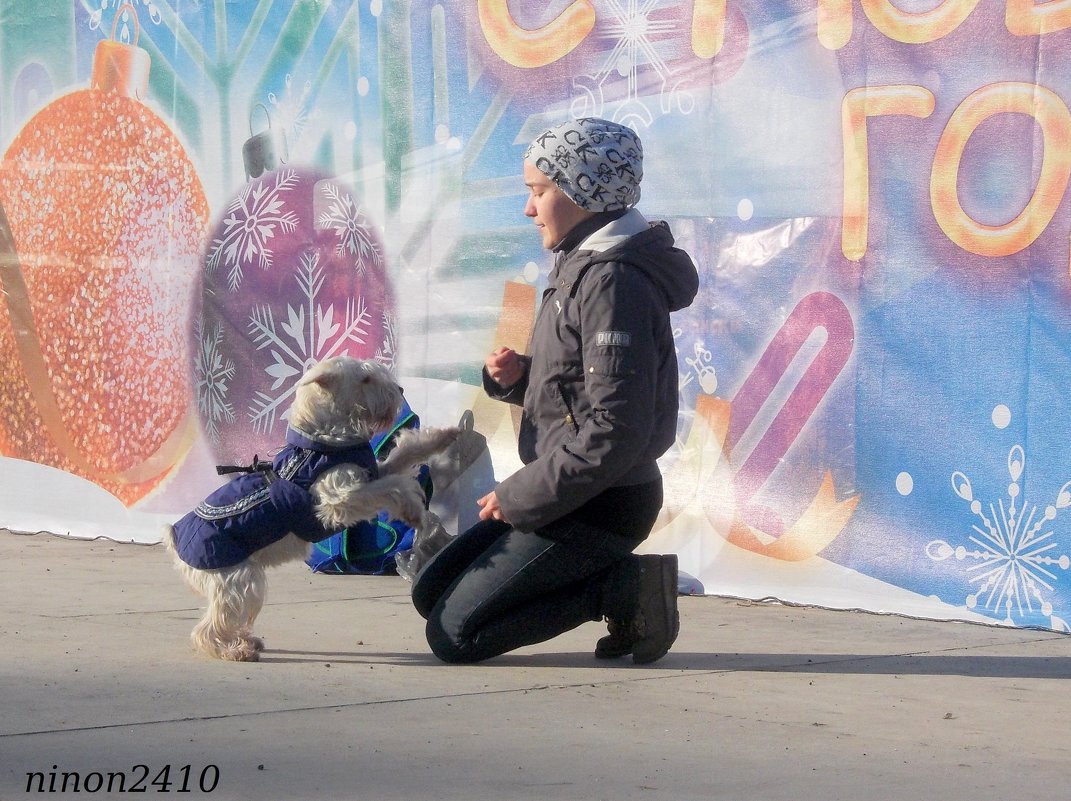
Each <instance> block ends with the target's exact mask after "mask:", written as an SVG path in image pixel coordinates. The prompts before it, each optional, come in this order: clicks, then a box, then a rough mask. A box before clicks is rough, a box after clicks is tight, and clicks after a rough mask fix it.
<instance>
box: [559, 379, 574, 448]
mask: <svg viewBox="0 0 1071 801" xmlns="http://www.w3.org/2000/svg"><path fill="white" fill-rule="evenodd" d="M555 384H556V385H557V387H558V397H560V398H561V401H562V406H564V407H565V424H566V426H568V427H569V428H570V429H571V430H572V432H573V436H578V435H579V434H580V423H578V422H577V419H576V410H575V404H574V403H573V402H572V401H570V400H569V395H568V393H567V392H566V391H565V385H564V384H563V383H562V382H561V381H556V382H555Z"/></svg>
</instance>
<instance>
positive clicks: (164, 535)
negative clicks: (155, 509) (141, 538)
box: [160, 525, 178, 559]
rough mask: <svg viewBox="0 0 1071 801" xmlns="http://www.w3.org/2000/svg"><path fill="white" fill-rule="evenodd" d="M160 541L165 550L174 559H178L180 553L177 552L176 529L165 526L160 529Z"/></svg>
mask: <svg viewBox="0 0 1071 801" xmlns="http://www.w3.org/2000/svg"><path fill="white" fill-rule="evenodd" d="M160 541H161V542H162V543H163V544H164V550H166V551H167V553H168V554H170V556H171V557H172V558H173V559H178V551H177V550H175V527H174V526H172V525H165V526H161V527H160Z"/></svg>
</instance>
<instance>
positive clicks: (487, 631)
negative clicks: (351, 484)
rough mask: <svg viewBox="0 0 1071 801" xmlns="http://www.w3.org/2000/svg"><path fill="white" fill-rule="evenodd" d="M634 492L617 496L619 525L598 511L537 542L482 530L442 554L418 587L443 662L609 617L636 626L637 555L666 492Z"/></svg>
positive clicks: (549, 530)
mask: <svg viewBox="0 0 1071 801" xmlns="http://www.w3.org/2000/svg"><path fill="white" fill-rule="evenodd" d="M619 489H620V488H619ZM628 490H629V491H626V492H619V491H615V492H614V496H613V509H614V512H613V514H610V515H596V514H592V511H593V509H598V508H601V507H600V504H599V503H595V504H593V505H589V506H587V507H582V508H581V509H579V510H577V512H576V513H573V514H571V515H568V516H566V517H564V518H562V519H560V520H557V521H555V522H554V523H552V524H550V525H548V526H545V527H543V528H540V529H539V530H537V531H536V532H524V531H518V530H516V529H514V528H512V527H511V526H509V525H508V524H506V523H502V522H499V521H497V520H487V521H482V522H480V523H477V524H476V525H474V526H473V527H472V528H470V529H469V530H468V531H465V532H464V533H462V534H460V535H459V536H458V537H457V539H456V540H454V541H453V542H452V543H450V544H449V545H448V546H447V547H446V548H444V549H443V550H442V551H440V552H439V553H438V554H437V555H436V556H435V557H434V558H433V559H432V560H431V562H429V563H428V564H427V565H426V566H425V567H424V569H423V570H422V571H421V572H420V574H419V575H418V576H417V577H416V580H415V581H414V583H413V604H414V605H415V606H416V609H417V611H418V612H419V613H420V614H421V615H422V616H423V617H425V618H426V619H427V621H428V623H427V637H428V644H429V645H430V646H431V650H432V651H433V652H434V653H435V655H436V656H438V657H439V658H440V659H442V660H443V661H445V662H457V663H461V662H478V661H480V660H483V659H489V658H490V657H493V656H498V655H499V654H504V653H506V652H507V651H512V650H514V649H515V648H520V647H521V646H524V645H531V644H533V643H537V642H543V641H544V640H549V639H551V638H552V637H556V636H557V635H559V634H561V633H563V632H566V631H569V630H570V629H573V628H576V627H577V626H579V625H580V624H582V623H585V622H587V621H589V620H600V619H601V618H602V617H603V616H604V615H605V616H607V617H614V618H618V619H626V620H627V619H629V618H631V616H632V614H633V612H634V610H635V603H636V595H637V593H638V578H639V564H638V557H636V556H634V555H633V554H632V551H633V549H634V548H635V547H636V546H637V545H639V544H640V543H641V542H643V540H645V539H646V538H647V536H648V534H650V531H651V527H652V526H653V525H654V521H655V518H656V517H657V516H658V511H659V509H660V508H661V506H662V484H661V481H658V482H653V483H652V484H645V485H642V486H641V487H639V488H628ZM597 500H598V499H597ZM602 500H603V502H604V503H603V505H605V500H606V498H603V499H602ZM600 519H605V520H607V521H609V522H612V523H613V524H614V525H613V528H612V529H611V528H607V527H603V526H601V525H597V524H596V521H597V520H600Z"/></svg>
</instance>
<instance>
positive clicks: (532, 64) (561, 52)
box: [477, 0, 595, 69]
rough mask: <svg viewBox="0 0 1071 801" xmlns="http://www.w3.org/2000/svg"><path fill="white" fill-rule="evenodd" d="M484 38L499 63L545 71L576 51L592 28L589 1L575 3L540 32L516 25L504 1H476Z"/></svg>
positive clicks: (591, 11)
mask: <svg viewBox="0 0 1071 801" xmlns="http://www.w3.org/2000/svg"><path fill="white" fill-rule="evenodd" d="M477 11H478V13H479V18H480V28H481V29H482V30H483V35H484V38H485V39H487V43H488V44H489V45H490V46H491V49H492V50H494V51H495V52H496V53H497V54H498V55H499V56H501V57H502V60H503V61H505V62H507V63H509V64H512V65H513V66H515V67H521V68H522V69H535V68H537V67H545V66H546V65H547V64H551V63H553V62H555V61H557V60H558V59H560V58H564V57H565V56H567V55H569V53H571V52H572V51H573V50H575V49H576V47H577V45H579V44H580V43H581V42H582V41H584V39H585V38H586V37H587V35H588V34H589V33H591V29H592V28H594V27H595V8H594V6H592V4H591V0H576V2H574V3H573V4H572V5H570V6H569V7H568V8H567V9H565V10H564V11H563V12H562V13H561V14H559V15H558V16H557V17H555V18H554V19H553V20H552V21H551V22H549V23H548V24H546V25H544V26H543V27H542V28H536V29H534V30H528V29H527V28H522V27H520V26H519V25H517V23H516V22H514V20H513V15H511V14H510V13H509V7H508V5H507V3H506V0H478V2H477Z"/></svg>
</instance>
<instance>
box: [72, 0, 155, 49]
mask: <svg viewBox="0 0 1071 801" xmlns="http://www.w3.org/2000/svg"><path fill="white" fill-rule="evenodd" d="M138 3H140V4H141V5H143V6H145V10H146V11H148V12H149V19H150V20H152V22H153V24H154V25H159V24H160V22H161V20H162V19H163V18H162V17H161V16H160V9H159V8H157V7H156V4H155V3H153V2H152V0H100V6H99V7H97V8H95V9H93V10H92V11H90V12H89V29H90V30H91V31H95V30H97V29H98V28H100V26H101V23H102V22H103V21H104V12H105V11H107V10H108V8H109V7H110V8H117V9H118V8H123V6H125V5H127V4H132V5H133V7H134V9H135V14H136V13H137V12H136V8H137V5H138ZM130 21H131V18H130V12H129V11H127V10H126V9H125V8H124V9H123V13H122V14H121V15H120V16H119V19H117V20H115V21H114V23H113V24H114V26H115V28H116V29H118V32H119V38H118V41H120V42H130V27H129V26H130Z"/></svg>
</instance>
